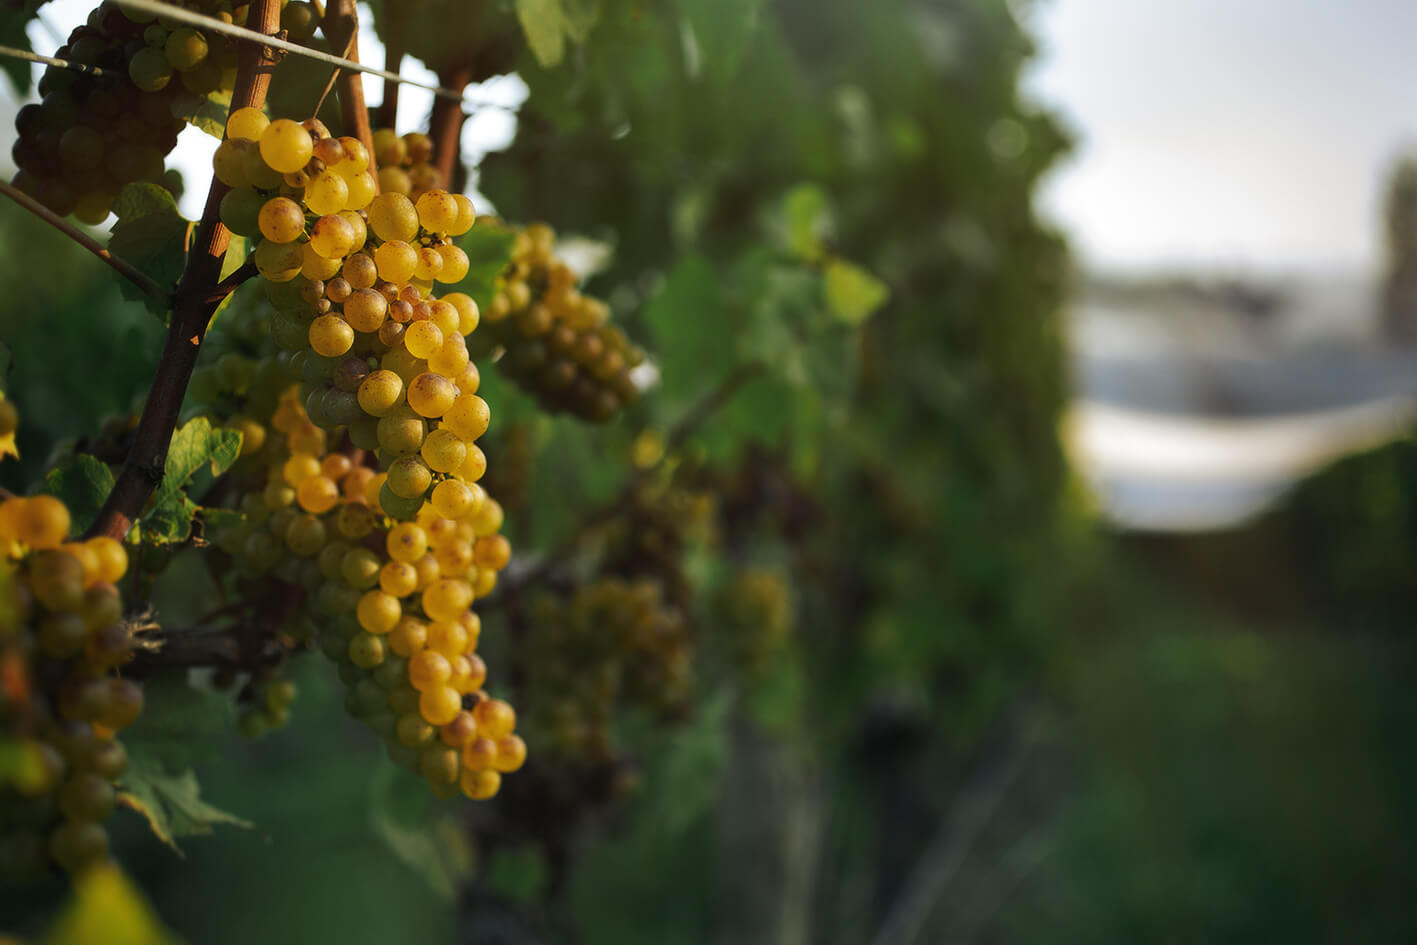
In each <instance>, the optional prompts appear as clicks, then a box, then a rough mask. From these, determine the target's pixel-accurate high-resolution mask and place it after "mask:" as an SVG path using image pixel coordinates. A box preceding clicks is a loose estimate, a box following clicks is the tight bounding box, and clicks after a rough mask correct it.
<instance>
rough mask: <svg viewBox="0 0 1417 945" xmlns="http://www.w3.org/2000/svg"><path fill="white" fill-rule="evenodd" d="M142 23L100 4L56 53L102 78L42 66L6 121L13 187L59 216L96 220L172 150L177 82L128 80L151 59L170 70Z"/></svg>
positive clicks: (152, 174)
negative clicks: (26, 101) (34, 88)
mask: <svg viewBox="0 0 1417 945" xmlns="http://www.w3.org/2000/svg"><path fill="white" fill-rule="evenodd" d="M142 16H143V14H139V13H133V14H131V15H130V14H128V13H126V12H124V11H122V10H121V9H120V8H119V7H117V6H116V5H114V4H112V3H102V4H100V5H99V6H98V7H97V9H95V10H94V11H93V12H92V13H91V14H89V18H88V22H87V23H85V24H83V25H81V26H78V27H76V28H75V29H74V31H73V32H72V33H71V34H70V35H69V40H68V42H66V43H65V44H64V45H63V46H60V47H59V51H58V53H57V54H56V55H57V56H58V57H59V58H61V59H67V60H69V61H72V62H76V63H80V64H82V65H86V66H93V67H97V68H98V69H101V70H103V72H102V74H101V75H93V74H86V73H80V72H77V71H73V70H70V69H65V68H63V67H60V66H49V67H48V68H46V69H45V71H44V73H43V75H42V76H41V77H40V80H39V87H38V91H39V94H40V96H41V98H40V101H39V102H38V103H36V104H30V105H26V106H24V107H23V108H21V109H20V110H19V112H18V113H17V114H16V115H15V130H16V132H17V137H16V139H15V144H14V146H13V148H12V150H11V157H12V158H13V160H14V162H15V166H16V167H17V168H18V169H19V170H18V172H17V173H16V175H15V179H14V183H15V186H16V187H18V188H19V189H20V190H22V191H24V192H26V193H28V194H30V195H31V196H33V197H34V198H35V199H36V200H38V201H39V202H40V203H42V204H44V205H45V206H46V207H48V208H49V209H50V210H53V211H54V212H55V213H57V214H59V215H61V216H65V215H68V214H71V213H72V214H73V215H74V216H75V217H76V218H77V219H79V220H80V221H82V222H84V223H90V224H98V223H102V222H103V221H104V219H105V218H106V217H107V216H108V213H109V209H110V207H111V206H112V203H113V198H114V197H115V196H116V195H117V193H118V191H119V189H120V188H121V187H122V186H123V185H124V184H127V183H129V182H132V181H138V180H147V181H153V182H157V181H159V180H160V179H161V178H162V175H163V161H164V160H165V159H166V157H167V153H168V152H169V151H171V150H172V148H173V146H174V145H175V144H176V143H177V134H178V132H179V131H181V130H182V119H180V118H177V117H175V116H174V115H173V103H174V102H175V100H176V98H177V95H178V94H179V93H180V92H181V90H182V88H183V84H182V83H181V82H177V83H171V84H169V83H167V82H164V83H163V84H162V85H159V86H144V85H141V84H140V83H138V82H135V81H134V79H133V77H132V76H133V75H134V74H137V75H141V74H142V71H141V69H142V64H143V63H145V62H147V61H149V60H151V59H153V58H154V57H155V58H157V59H160V60H162V62H163V64H164V66H165V67H166V68H167V72H168V75H171V72H172V70H171V67H167V66H166V63H167V60H166V57H165V52H164V48H163V46H164V45H165V43H166V42H167V38H168V37H167V36H166V35H164V37H163V40H162V43H161V44H159V45H158V46H157V47H154V46H150V45H148V41H147V39H146V34H147V33H148V32H149V31H154V30H157V31H161V32H163V33H164V34H166V31H165V30H162V28H161V27H159V26H157V24H155V23H154V24H149V25H145V24H143V23H141V22H138V19H137V18H141V17H142ZM231 65H232V67H233V68H234V67H235V60H234V59H233V60H232V62H231ZM184 77H185V75H184Z"/></svg>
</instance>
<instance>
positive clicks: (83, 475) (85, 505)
mask: <svg viewBox="0 0 1417 945" xmlns="http://www.w3.org/2000/svg"><path fill="white" fill-rule="evenodd" d="M44 487H45V491H46V492H48V493H50V494H51V495H53V496H56V497H57V498H59V499H62V500H63V502H64V504H65V505H67V506H68V507H69V514H70V516H72V517H73V520H74V531H76V532H80V533H82V532H84V531H87V530H88V527H89V526H90V525H92V524H93V520H94V519H95V518H97V517H98V511H99V509H101V508H102V507H103V502H104V500H105V499H107V498H108V494H109V493H110V492H112V491H113V471H112V470H110V469H109V468H108V466H107V465H106V464H104V463H102V462H100V461H99V460H97V459H95V458H94V457H92V456H89V455H88V454H87V453H78V454H76V455H74V456H69V457H67V458H66V459H65V460H64V461H63V462H61V463H60V464H59V465H58V466H56V467H55V468H53V469H51V470H50V471H49V473H48V474H47V475H46V476H45V477H44Z"/></svg>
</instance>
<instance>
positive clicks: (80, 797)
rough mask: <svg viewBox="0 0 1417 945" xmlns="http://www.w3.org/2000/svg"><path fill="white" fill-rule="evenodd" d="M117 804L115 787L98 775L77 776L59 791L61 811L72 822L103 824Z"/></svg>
mask: <svg viewBox="0 0 1417 945" xmlns="http://www.w3.org/2000/svg"><path fill="white" fill-rule="evenodd" d="M115 802H116V796H115V794H114V791H113V785H112V784H110V783H109V782H108V781H107V780H105V779H104V778H102V777H100V776H99V775H97V774H83V773H80V774H77V775H75V776H74V777H72V778H70V779H69V781H68V782H67V783H66V784H65V785H64V787H63V788H61V789H60V791H59V809H60V810H61V811H63V813H64V816H65V817H67V818H69V819H70V820H76V821H82V820H91V821H93V822H95V823H101V822H103V821H104V820H105V819H107V817H108V815H109V814H111V813H113V807H114V804H115Z"/></svg>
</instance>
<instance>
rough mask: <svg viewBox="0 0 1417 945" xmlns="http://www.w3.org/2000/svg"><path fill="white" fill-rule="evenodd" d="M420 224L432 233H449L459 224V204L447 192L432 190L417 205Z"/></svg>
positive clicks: (420, 198) (423, 195)
mask: <svg viewBox="0 0 1417 945" xmlns="http://www.w3.org/2000/svg"><path fill="white" fill-rule="evenodd" d="M415 209H416V210H417V212H418V222H419V223H420V224H421V225H422V226H423V228H424V229H425V230H428V231H429V232H430V233H449V232H451V231H452V230H453V229H454V228H455V227H456V226H457V223H458V202H457V201H456V200H455V199H453V195H452V194H450V193H448V192H447V191H446V190H430V191H427V192H426V193H424V194H422V195H421V196H420V197H419V198H418V202H417V204H416V205H415Z"/></svg>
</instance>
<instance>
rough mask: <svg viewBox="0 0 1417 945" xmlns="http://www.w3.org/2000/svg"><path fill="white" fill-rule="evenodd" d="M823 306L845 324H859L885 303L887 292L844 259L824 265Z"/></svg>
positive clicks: (874, 278)
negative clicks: (824, 298)
mask: <svg viewBox="0 0 1417 945" xmlns="http://www.w3.org/2000/svg"><path fill="white" fill-rule="evenodd" d="M824 280H825V287H826V295H827V305H828V306H830V307H831V310H832V312H833V313H834V314H835V315H836V317H837V318H840V319H841V320H842V321H844V322H846V323H847V324H848V325H859V324H860V323H861V322H864V321H865V320H866V319H868V318H870V317H871V316H872V315H873V314H874V313H875V312H876V310H877V309H879V308H880V307H881V306H882V305H884V304H886V300H887V299H888V298H890V294H891V293H890V290H889V289H888V288H886V284H885V283H884V282H882V281H881V280H880V279H877V278H876V277H875V276H873V275H871V274H870V273H869V272H867V271H866V270H865V269H862V268H861V267H860V266H857V265H855V264H854V263H849V262H847V261H846V260H844V259H835V258H833V259H832V260H830V261H829V262H828V263H827V266H826V274H825V276H824Z"/></svg>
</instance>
